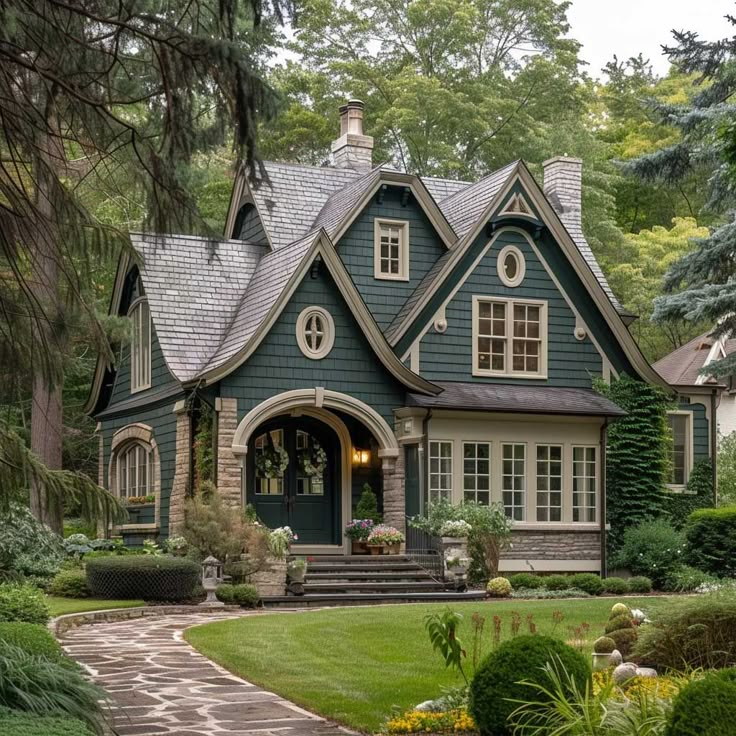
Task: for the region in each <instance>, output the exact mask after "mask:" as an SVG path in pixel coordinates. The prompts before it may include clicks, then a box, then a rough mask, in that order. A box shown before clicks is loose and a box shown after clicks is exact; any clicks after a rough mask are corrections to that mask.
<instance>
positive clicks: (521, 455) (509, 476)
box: [501, 443, 526, 521]
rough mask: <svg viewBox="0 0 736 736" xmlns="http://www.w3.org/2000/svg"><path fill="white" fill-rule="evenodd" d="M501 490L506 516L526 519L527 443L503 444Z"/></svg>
mask: <svg viewBox="0 0 736 736" xmlns="http://www.w3.org/2000/svg"><path fill="white" fill-rule="evenodd" d="M501 490H502V493H503V505H504V509H505V510H506V516H508V517H509V518H510V519H513V520H514V521H524V515H525V513H524V506H525V503H526V445H525V444H522V443H514V444H507V445H506V444H505V445H503V463H502V473H501Z"/></svg>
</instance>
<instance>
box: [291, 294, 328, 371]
mask: <svg viewBox="0 0 736 736" xmlns="http://www.w3.org/2000/svg"><path fill="white" fill-rule="evenodd" d="M296 341H297V344H298V345H299V349H300V350H301V351H302V353H304V355H306V356H307V358H311V359H312V360H322V358H324V357H325V356H327V355H328V354H329V352H330V350H332V346H333V345H334V344H335V322H334V320H333V319H332V315H331V314H330V313H329V312H328V311H327V310H326V309H324V308H323V307H318V306H314V307H307V308H306V309H302V311H301V312H300V313H299V317H298V318H297V320H296Z"/></svg>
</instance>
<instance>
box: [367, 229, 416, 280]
mask: <svg viewBox="0 0 736 736" xmlns="http://www.w3.org/2000/svg"><path fill="white" fill-rule="evenodd" d="M381 225H391V226H394V227H399V229H400V231H401V242H400V244H399V273H397V274H391V273H383V272H382V271H381ZM373 277H374V278H376V279H380V280H382V281H408V280H409V222H408V221H407V220H390V219H387V218H385V217H376V218H375V220H374V221H373Z"/></svg>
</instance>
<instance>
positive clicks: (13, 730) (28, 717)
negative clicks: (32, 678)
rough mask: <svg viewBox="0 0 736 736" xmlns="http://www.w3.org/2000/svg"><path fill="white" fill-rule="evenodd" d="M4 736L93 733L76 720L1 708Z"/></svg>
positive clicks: (0, 725) (80, 735)
mask: <svg viewBox="0 0 736 736" xmlns="http://www.w3.org/2000/svg"><path fill="white" fill-rule="evenodd" d="M0 733H1V734H2V735H3V736H92V731H90V730H89V728H87V726H86V725H85V724H84V723H83V722H82V721H78V720H76V719H75V718H63V717H60V716H37V715H34V714H32V713H24V712H23V711H19V710H10V709H9V708H3V707H0Z"/></svg>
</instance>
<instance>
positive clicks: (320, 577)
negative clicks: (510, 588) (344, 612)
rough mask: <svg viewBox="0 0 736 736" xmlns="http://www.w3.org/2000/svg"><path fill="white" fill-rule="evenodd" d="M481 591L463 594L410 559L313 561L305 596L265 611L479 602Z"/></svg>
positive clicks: (269, 602)
mask: <svg viewBox="0 0 736 736" xmlns="http://www.w3.org/2000/svg"><path fill="white" fill-rule="evenodd" d="M483 597H484V595H483V592H482V591H472V592H468V593H460V592H458V591H455V590H453V588H452V586H451V585H448V584H447V583H445V582H443V581H441V580H437V579H435V578H434V577H433V576H432V574H431V573H430V572H429V571H427V570H425V569H424V568H423V567H421V566H420V565H418V564H417V563H416V562H414V561H413V560H411V559H410V558H409V557H406V556H405V555H382V556H372V555H355V556H346V557H339V556H331V555H330V556H328V555H325V556H320V557H317V556H315V557H310V559H309V565H308V568H307V575H306V577H305V580H304V595H298V596H297V595H284V596H272V597H268V598H264V599H263V605H264V606H267V607H279V608H305V607H316V606H351V605H365V604H377V603H411V602H421V601H427V602H431V601H446V600H474V599H477V598H483Z"/></svg>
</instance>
